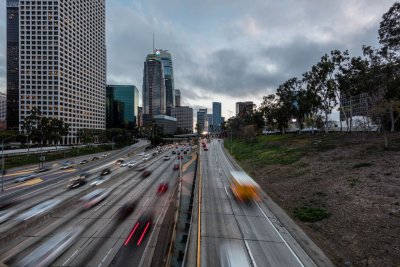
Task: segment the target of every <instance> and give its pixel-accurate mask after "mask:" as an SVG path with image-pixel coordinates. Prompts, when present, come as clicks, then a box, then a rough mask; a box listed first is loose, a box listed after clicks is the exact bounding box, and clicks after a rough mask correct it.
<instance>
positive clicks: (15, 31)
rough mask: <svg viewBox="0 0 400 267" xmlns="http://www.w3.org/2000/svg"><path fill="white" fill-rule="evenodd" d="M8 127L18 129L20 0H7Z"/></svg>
mask: <svg viewBox="0 0 400 267" xmlns="http://www.w3.org/2000/svg"><path fill="white" fill-rule="evenodd" d="M7 114H8V116H7V128H8V129H10V130H18V126H19V123H18V119H19V118H18V114H19V0H7Z"/></svg>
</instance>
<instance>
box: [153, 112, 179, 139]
mask: <svg viewBox="0 0 400 267" xmlns="http://www.w3.org/2000/svg"><path fill="white" fill-rule="evenodd" d="M153 121H154V124H155V125H157V127H159V128H160V131H161V133H163V134H174V133H175V132H176V125H177V119H176V118H174V117H171V116H168V115H163V114H159V115H154V116H153ZM156 134H157V133H156Z"/></svg>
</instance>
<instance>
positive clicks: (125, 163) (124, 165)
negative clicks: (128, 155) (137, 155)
mask: <svg viewBox="0 0 400 267" xmlns="http://www.w3.org/2000/svg"><path fill="white" fill-rule="evenodd" d="M128 164H129V162H128V161H125V162H124V163H121V165H120V166H121V167H128Z"/></svg>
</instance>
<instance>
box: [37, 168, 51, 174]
mask: <svg viewBox="0 0 400 267" xmlns="http://www.w3.org/2000/svg"><path fill="white" fill-rule="evenodd" d="M47 171H50V168H49V167H42V168H40V169H37V170H36V171H35V173H41V172H47Z"/></svg>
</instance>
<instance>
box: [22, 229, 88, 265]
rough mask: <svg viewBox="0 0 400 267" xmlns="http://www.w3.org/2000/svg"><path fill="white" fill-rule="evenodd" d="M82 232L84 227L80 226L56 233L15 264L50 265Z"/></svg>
mask: <svg viewBox="0 0 400 267" xmlns="http://www.w3.org/2000/svg"><path fill="white" fill-rule="evenodd" d="M82 232H83V227H82V226H78V227H73V228H69V229H67V230H65V231H61V232H59V233H57V234H55V235H54V236H52V237H51V238H50V239H48V240H47V241H46V242H44V243H43V244H42V245H40V246H39V247H37V248H36V249H34V250H33V251H32V252H31V253H29V254H28V255H27V256H25V257H24V258H22V259H21V260H19V261H18V262H16V264H15V266H50V265H51V264H52V263H53V262H54V261H55V260H56V259H57V258H58V257H59V256H60V255H61V254H63V253H64V252H65V250H67V249H68V248H69V247H70V246H71V245H72V244H73V243H74V242H75V241H76V240H77V239H78V238H79V236H80V235H81V233H82Z"/></svg>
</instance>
